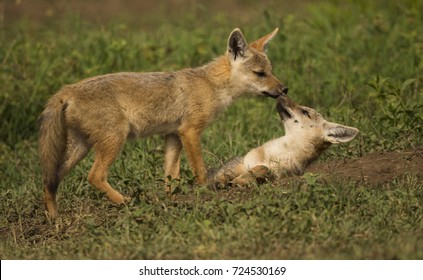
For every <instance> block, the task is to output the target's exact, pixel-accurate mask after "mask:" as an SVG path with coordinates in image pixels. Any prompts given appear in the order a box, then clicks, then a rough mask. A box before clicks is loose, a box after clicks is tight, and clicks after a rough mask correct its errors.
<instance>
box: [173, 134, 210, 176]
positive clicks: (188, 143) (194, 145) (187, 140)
mask: <svg viewBox="0 0 423 280" xmlns="http://www.w3.org/2000/svg"><path fill="white" fill-rule="evenodd" d="M179 133H180V137H181V141H182V145H183V146H184V149H185V153H186V155H187V158H188V162H189V164H190V166H191V168H192V171H193V172H194V175H195V176H196V181H197V183H198V184H203V183H205V182H206V176H207V170H206V167H205V164H204V160H203V155H202V153H201V139H200V138H201V130H199V129H194V128H188V129H183V130H180V131H179Z"/></svg>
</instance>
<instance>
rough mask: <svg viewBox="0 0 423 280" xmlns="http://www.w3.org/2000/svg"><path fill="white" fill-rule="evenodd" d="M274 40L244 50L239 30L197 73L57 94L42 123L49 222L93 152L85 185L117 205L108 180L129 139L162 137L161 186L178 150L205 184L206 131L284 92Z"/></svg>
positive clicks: (78, 86)
mask: <svg viewBox="0 0 423 280" xmlns="http://www.w3.org/2000/svg"><path fill="white" fill-rule="evenodd" d="M276 32H277V29H275V30H274V31H273V32H272V33H270V34H268V35H266V36H263V37H262V38H260V39H258V40H256V41H254V42H252V43H251V44H248V43H247V41H246V40H245V38H244V36H243V34H242V33H241V30H239V29H238V28H237V29H235V30H233V31H232V33H231V34H230V36H229V39H228V44H227V51H226V54H225V55H222V56H220V57H218V58H217V59H215V60H214V61H212V62H210V63H208V64H206V65H203V66H201V67H197V68H192V69H183V70H179V71H174V72H154V73H138V72H136V73H135V72H133V73H115V74H108V75H101V76H97V77H93V78H89V79H85V80H82V81H80V82H78V83H75V84H73V85H68V86H65V87H63V88H62V89H61V90H60V91H59V92H58V93H56V94H55V95H54V96H52V97H51V99H50V100H49V102H48V103H47V105H46V107H45V109H44V111H43V113H42V114H41V117H40V136H39V147H40V157H41V163H42V172H43V184H44V201H45V204H46V206H47V210H48V213H49V214H50V216H55V215H56V213H57V204H56V193H57V188H58V186H59V184H60V182H61V181H62V179H63V178H64V176H65V175H66V174H68V173H69V172H70V171H71V170H72V169H73V167H74V166H75V165H76V164H77V163H78V162H79V161H80V160H81V159H83V158H84V157H85V156H86V155H87V153H88V151H89V150H90V149H91V148H93V150H94V153H95V158H94V164H93V166H92V168H91V171H90V173H89V174H88V181H89V182H90V183H91V184H92V185H94V186H95V187H96V188H98V189H99V190H101V191H103V192H104V193H105V194H106V195H107V196H108V198H109V199H110V200H111V201H113V202H115V203H123V202H124V201H125V198H124V197H123V196H122V195H121V194H120V193H119V192H118V191H116V190H115V189H113V188H112V186H111V185H110V184H109V183H108V182H107V175H108V171H109V168H110V166H111V165H112V163H113V162H114V160H115V159H116V157H117V156H118V154H119V152H120V150H121V149H122V147H123V145H124V143H125V141H126V140H127V139H128V138H136V137H147V136H150V135H153V134H162V135H165V141H166V144H165V164H164V173H165V178H168V177H170V178H177V177H179V168H180V160H181V150H182V147H183V148H184V149H185V153H186V155H187V158H188V162H189V164H190V166H191V169H192V171H193V173H194V175H195V176H196V179H197V182H198V183H199V184H202V183H205V181H206V173H207V171H206V168H205V165H204V161H203V157H202V152H201V143H200V139H201V133H202V131H203V130H204V128H205V127H206V126H207V125H208V124H209V123H210V122H211V121H212V120H213V119H214V118H215V116H216V115H217V114H218V113H219V112H221V111H222V110H224V109H225V108H226V107H227V106H229V105H230V104H231V103H232V101H233V100H234V99H236V98H237V97H239V96H241V95H242V94H244V93H253V94H257V95H264V96H271V97H275V98H276V97H278V96H279V95H281V94H286V93H287V91H288V88H287V87H285V86H284V85H283V84H282V83H281V82H279V80H278V79H277V78H276V77H275V76H274V75H273V73H272V66H271V63H270V61H269V59H268V58H267V56H266V54H265V49H266V46H267V44H268V42H269V41H270V40H271V39H272V38H273V37H274V36H275V35H276Z"/></svg>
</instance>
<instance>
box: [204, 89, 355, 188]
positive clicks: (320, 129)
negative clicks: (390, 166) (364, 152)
mask: <svg viewBox="0 0 423 280" xmlns="http://www.w3.org/2000/svg"><path fill="white" fill-rule="evenodd" d="M276 108H277V110H278V113H279V115H280V117H281V119H282V122H283V125H284V128H285V136H283V137H280V138H277V139H273V140H271V141H269V142H266V143H265V144H263V145H262V146H260V147H258V148H255V149H252V150H251V151H250V152H248V153H247V154H246V155H245V156H244V157H243V158H241V157H238V158H235V159H233V160H231V161H229V162H228V163H227V164H226V165H225V166H223V167H222V168H221V169H219V170H218V171H217V172H216V173H214V174H210V176H209V182H210V183H212V184H215V183H218V184H227V183H231V184H236V185H244V184H248V183H250V182H253V181H255V180H257V179H259V180H260V179H265V178H268V177H271V176H276V178H281V177H284V176H289V175H302V174H303V173H304V170H305V169H306V168H307V166H309V165H310V163H312V162H313V161H314V160H315V159H317V157H318V156H319V155H320V154H322V153H323V152H324V151H325V150H326V149H327V148H328V147H329V146H330V145H331V144H337V143H344V142H348V141H351V140H352V139H353V138H354V137H355V136H356V135H357V133H358V129H356V128H354V127H348V126H343V125H340V124H337V123H332V122H328V121H327V120H325V119H324V118H323V117H322V116H321V115H320V114H319V113H317V112H316V111H315V110H313V109H311V108H308V107H304V106H300V105H298V104H296V103H295V102H294V101H292V100H291V99H290V98H288V96H280V97H279V98H278V103H277V106H276Z"/></svg>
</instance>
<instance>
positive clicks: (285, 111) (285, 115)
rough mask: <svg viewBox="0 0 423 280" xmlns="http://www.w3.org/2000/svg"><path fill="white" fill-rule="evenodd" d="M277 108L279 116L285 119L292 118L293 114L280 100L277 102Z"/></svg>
mask: <svg viewBox="0 0 423 280" xmlns="http://www.w3.org/2000/svg"><path fill="white" fill-rule="evenodd" d="M276 109H277V110H278V113H279V116H280V117H281V118H282V119H284V118H287V119H290V118H292V115H291V114H290V113H289V111H288V109H287V108H286V107H285V105H284V104H283V103H282V102H281V101H280V100H278V103H277V104H276Z"/></svg>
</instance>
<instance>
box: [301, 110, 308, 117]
mask: <svg viewBox="0 0 423 280" xmlns="http://www.w3.org/2000/svg"><path fill="white" fill-rule="evenodd" d="M301 113H302V114H303V115H304V116H307V117H309V118H310V114H309V113H308V111H307V110H304V109H302V110H301Z"/></svg>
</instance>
